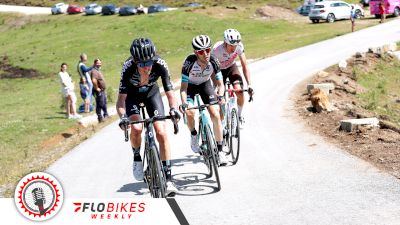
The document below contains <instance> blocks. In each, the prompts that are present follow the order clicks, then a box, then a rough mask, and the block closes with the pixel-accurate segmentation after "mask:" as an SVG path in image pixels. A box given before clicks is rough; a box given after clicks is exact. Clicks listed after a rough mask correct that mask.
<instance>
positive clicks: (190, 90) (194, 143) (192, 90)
mask: <svg viewBox="0 0 400 225" xmlns="http://www.w3.org/2000/svg"><path fill="white" fill-rule="evenodd" d="M186 92H187V103H188V104H189V107H192V106H194V97H195V95H196V94H197V93H198V92H199V86H198V85H194V84H188V87H187V91H186ZM195 116H196V110H195V109H191V110H186V118H187V126H188V128H189V131H190V147H191V149H192V151H193V152H195V153H197V152H199V148H200V147H199V140H198V135H197V130H196V127H195V125H196V124H195Z"/></svg>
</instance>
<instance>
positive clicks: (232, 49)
mask: <svg viewBox="0 0 400 225" xmlns="http://www.w3.org/2000/svg"><path fill="white" fill-rule="evenodd" d="M213 54H214V56H215V57H217V59H218V61H219V63H220V66H221V72H222V76H223V82H224V83H225V81H226V79H229V82H230V83H231V84H233V87H234V88H235V89H241V88H243V79H242V76H241V74H240V72H239V69H238V67H237V66H236V62H235V59H236V58H237V57H238V56H239V59H240V63H241V65H242V72H243V75H244V77H245V79H246V83H247V89H248V93H249V95H250V96H253V94H254V90H253V88H252V87H251V76H250V71H249V68H248V65H247V60H246V55H245V54H244V46H243V43H242V39H241V35H240V33H239V31H237V30H236V29H227V30H225V31H224V41H219V42H217V43H215V45H214V47H213ZM236 96H237V103H238V115H239V121H240V127H241V128H242V127H243V125H244V122H245V121H244V118H243V115H242V110H243V105H244V101H245V98H244V95H243V92H237V93H236Z"/></svg>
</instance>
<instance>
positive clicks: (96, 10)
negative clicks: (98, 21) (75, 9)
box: [85, 3, 102, 15]
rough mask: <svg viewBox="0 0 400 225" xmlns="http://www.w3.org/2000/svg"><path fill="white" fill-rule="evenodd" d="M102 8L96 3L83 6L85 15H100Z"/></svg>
mask: <svg viewBox="0 0 400 225" xmlns="http://www.w3.org/2000/svg"><path fill="white" fill-rule="evenodd" d="M101 9H102V7H101V6H100V5H97V4H96V3H92V4H89V5H87V6H85V13H86V15H96V14H100V13H101Z"/></svg>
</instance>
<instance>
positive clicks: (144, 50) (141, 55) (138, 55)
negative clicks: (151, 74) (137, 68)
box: [130, 38, 156, 62]
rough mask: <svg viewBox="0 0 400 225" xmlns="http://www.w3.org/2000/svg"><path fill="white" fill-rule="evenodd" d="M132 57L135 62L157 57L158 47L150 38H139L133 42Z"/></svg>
mask: <svg viewBox="0 0 400 225" xmlns="http://www.w3.org/2000/svg"><path fill="white" fill-rule="evenodd" d="M130 51H131V55H132V57H133V60H134V61H135V62H143V61H147V60H150V59H153V57H154V56H155V55H156V47H155V46H154V44H153V42H152V41H151V40H150V38H137V39H135V40H133V42H132V45H131V48H130Z"/></svg>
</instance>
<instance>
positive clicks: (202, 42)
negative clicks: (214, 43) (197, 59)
mask: <svg viewBox="0 0 400 225" xmlns="http://www.w3.org/2000/svg"><path fill="white" fill-rule="evenodd" d="M192 46H193V48H194V50H201V49H206V48H210V47H211V39H210V37H209V36H207V35H198V36H196V37H194V38H193V40H192Z"/></svg>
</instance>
